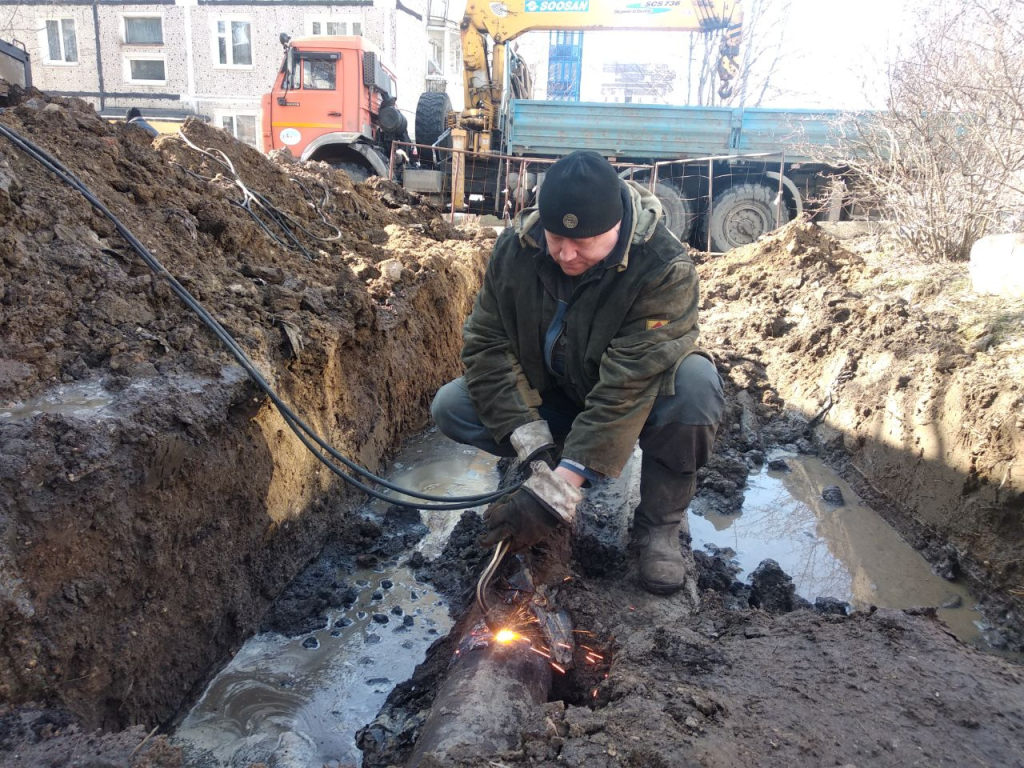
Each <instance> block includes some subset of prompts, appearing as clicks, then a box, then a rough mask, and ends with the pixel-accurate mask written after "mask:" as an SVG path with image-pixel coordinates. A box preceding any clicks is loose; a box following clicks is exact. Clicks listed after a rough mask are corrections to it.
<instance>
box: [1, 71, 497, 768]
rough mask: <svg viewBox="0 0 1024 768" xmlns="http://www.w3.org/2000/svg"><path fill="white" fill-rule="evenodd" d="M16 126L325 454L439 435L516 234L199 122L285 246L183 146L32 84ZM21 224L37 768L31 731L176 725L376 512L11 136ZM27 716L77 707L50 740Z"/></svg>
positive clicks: (14, 373)
mask: <svg viewBox="0 0 1024 768" xmlns="http://www.w3.org/2000/svg"><path fill="white" fill-rule="evenodd" d="M0 107H4V108H6V111H5V112H4V113H3V114H2V115H0V121H2V122H3V124H4V125H5V126H8V127H10V128H12V129H14V130H15V131H17V132H18V133H19V134H21V135H22V136H25V137H27V138H29V139H31V140H32V141H34V142H36V143H37V144H38V145H40V146H41V147H42V148H44V149H45V150H47V151H49V152H50V153H52V154H53V155H54V156H56V157H57V158H58V159H59V160H61V161H62V162H64V163H65V164H66V165H67V166H68V167H69V168H70V170H71V171H72V172H73V173H74V174H76V175H77V176H78V177H79V178H80V179H81V180H82V181H83V182H84V183H85V184H86V185H87V186H88V187H89V188H90V189H91V190H92V192H93V193H94V194H95V195H96V196H97V197H98V198H99V199H100V200H102V201H103V202H104V203H105V204H106V205H107V206H108V207H109V208H110V209H111V210H112V211H113V212H114V214H115V215H116V216H117V217H118V218H119V219H120V220H121V221H122V222H123V223H124V225H125V226H126V227H127V228H128V229H130V230H131V231H132V232H133V233H135V235H136V236H138V237H139V238H140V239H141V240H142V241H143V242H145V243H146V244H147V246H148V247H149V248H150V249H151V250H152V252H153V253H154V254H155V256H156V257H157V258H158V259H160V260H161V261H162V262H163V264H164V265H165V267H166V268H167V270H168V271H169V272H170V274H172V275H174V276H175V277H176V278H177V279H178V280H180V281H181V283H182V284H183V285H185V286H186V287H187V288H188V290H189V291H191V293H192V294H193V295H194V296H195V297H196V298H198V299H199V300H200V301H201V302H202V303H203V304H204V305H205V306H206V308H207V309H208V310H209V311H210V312H211V313H212V314H213V315H214V316H216V317H217V318H219V320H220V321H221V322H222V323H223V325H224V326H225V327H226V328H227V329H228V330H229V331H230V332H231V333H232V334H233V335H234V337H235V339H236V340H237V341H238V342H239V344H240V345H241V346H242V347H243V348H244V349H245V350H246V351H247V352H248V354H249V355H250V357H251V358H252V359H253V360H254V361H255V364H256V365H257V367H259V368H260V370H261V371H262V372H263V374H264V375H265V376H266V378H267V379H268V380H269V381H270V382H271V384H272V385H273V386H274V387H275V388H276V389H277V390H278V392H279V393H280V394H281V395H282V396H283V397H284V398H285V399H286V400H287V401H289V402H290V403H291V405H292V406H293V407H294V408H295V410H296V411H297V412H298V413H299V414H301V415H302V416H303V417H305V418H306V419H307V420H308V421H309V422H310V424H311V425H312V426H313V428H314V429H316V430H317V431H318V432H319V433H320V434H321V435H322V436H323V437H324V438H325V439H326V440H327V441H328V442H329V443H331V444H332V445H334V446H335V447H336V448H338V449H339V450H340V451H343V452H344V453H345V454H347V455H348V456H350V457H351V458H353V459H355V460H357V461H359V462H360V463H361V464H362V465H364V466H367V467H368V468H370V469H371V470H372V469H378V468H380V467H382V466H383V463H384V461H385V460H386V458H387V456H388V455H389V453H390V452H392V451H393V450H395V449H396V448H397V447H398V446H399V445H400V443H401V441H402V439H403V438H404V437H406V436H407V435H409V434H410V433H411V432H412V431H413V430H417V429H420V428H422V427H423V426H424V425H425V424H426V423H427V420H428V418H429V415H428V408H427V406H428V404H429V402H430V398H431V397H432V395H433V393H434V391H436V389H437V388H438V387H439V386H440V385H441V384H442V383H444V382H445V381H446V380H448V379H450V378H451V377H453V376H454V375H456V374H457V365H458V350H459V346H460V341H461V337H460V328H461V323H462V321H463V319H464V317H465V315H466V313H467V312H468V310H469V307H470V302H471V301H472V297H473V295H474V294H475V292H476V289H477V287H478V285H479V281H480V279H481V276H482V270H483V265H484V263H485V260H486V257H487V254H488V252H489V250H490V246H491V244H492V242H493V237H494V234H493V231H490V230H489V231H485V232H483V233H479V232H463V231H458V230H456V229H454V228H453V227H452V226H450V224H449V223H448V222H447V221H445V220H444V219H443V218H441V217H440V216H439V215H438V214H437V212H436V211H435V210H434V209H431V208H429V207H424V206H422V205H420V204H419V202H418V201H417V200H415V199H413V198H409V197H407V196H406V195H405V194H404V193H403V191H402V190H401V189H400V188H399V187H397V186H396V185H394V184H391V183H389V182H386V181H380V180H378V181H377V182H376V183H370V184H365V185H360V186H358V187H356V186H353V184H352V183H351V182H350V180H349V178H348V177H347V176H346V175H345V174H344V173H341V172H336V171H333V170H332V169H330V168H328V167H326V166H318V165H306V166H304V167H299V166H298V165H297V164H295V163H294V162H290V161H289V159H288V158H287V157H284V158H277V159H276V160H275V161H271V160H268V159H267V158H266V157H264V156H262V155H261V154H260V153H258V152H256V151H255V150H253V149H251V148H249V147H247V146H245V145H243V144H240V143H238V142H236V141H235V140H234V139H232V138H231V137H229V136H227V135H226V134H224V133H223V132H221V131H219V130H215V129H213V128H211V127H209V126H207V125H205V124H203V123H201V122H191V123H189V124H188V125H186V126H185V127H184V133H185V135H187V136H188V137H190V139H191V140H192V141H193V142H195V143H196V145H197V146H199V147H201V148H204V149H208V150H211V151H215V150H220V151H222V152H224V153H225V154H224V156H225V157H227V158H228V159H229V160H230V162H231V163H232V164H233V167H234V170H235V172H236V174H237V177H238V178H239V179H241V180H242V181H243V183H244V184H245V185H246V186H247V188H248V189H250V190H252V192H254V193H258V194H260V195H262V196H264V197H265V198H266V199H267V200H268V201H269V202H270V203H272V204H273V206H275V207H276V209H277V210H279V211H281V212H283V213H284V214H286V215H287V216H288V217H289V221H291V222H292V227H291V228H292V230H293V231H294V233H295V235H296V239H297V241H298V244H300V245H301V246H302V250H300V249H299V248H298V247H297V246H295V247H286V245H282V244H281V243H280V242H277V241H275V239H273V238H271V237H270V236H269V235H268V234H267V233H266V232H265V231H264V228H263V227H262V226H261V225H260V224H258V223H257V222H256V221H255V220H254V219H253V218H252V217H251V216H250V215H249V213H247V212H246V211H245V210H243V209H241V208H239V207H238V206H237V205H234V204H233V201H234V202H241V201H242V200H243V199H244V198H243V193H242V191H241V189H240V188H239V186H238V185H237V184H235V183H234V181H233V176H234V174H232V173H230V172H229V171H228V170H227V169H225V168H224V167H223V166H221V165H219V164H218V163H216V162H214V160H213V159H211V158H210V157H207V156H204V155H202V154H200V153H198V152H196V151H195V150H193V149H191V148H189V147H188V146H186V145H185V144H184V143H183V142H182V141H181V140H179V139H176V138H161V139H159V140H158V141H156V142H151V141H150V139H149V137H148V136H147V135H146V134H145V133H144V132H143V131H141V130H139V129H137V128H136V127H133V126H126V125H123V124H118V125H112V124H108V123H107V122H105V121H103V120H100V119H99V117H98V116H97V115H96V114H95V112H94V111H93V110H92V108H91V107H90V106H89V105H87V104H85V103H84V102H81V101H77V100H73V99H60V98H47V97H45V96H43V95H42V94H39V93H27V94H26V93H22V92H20V91H18V90H17V89H12V91H11V92H10V93H9V94H8V95H7V96H6V98H5V99H3V100H0ZM304 190H305V191H304ZM307 193H308V194H307ZM262 219H263V222H264V225H265V226H267V227H269V228H270V229H271V231H273V232H274V233H275V234H276V235H277V237H278V238H279V239H280V240H284V241H285V242H286V243H288V242H290V241H289V240H288V238H287V236H286V235H285V234H284V233H283V231H282V230H281V229H280V228H277V227H276V226H275V224H274V222H273V221H272V220H270V219H268V217H267V216H266V215H263V216H262ZM0 222H2V227H0V411H3V412H4V413H5V416H4V417H3V418H0V445H2V450H0V702H3V704H4V706H5V707H6V710H5V714H4V719H3V725H2V727H0V755H3V757H0V763H4V762H5V759H7V758H9V759H10V760H13V762H12V763H9V764H12V765H19V766H20V765H27V764H31V763H30V761H28V759H27V758H26V757H25V756H24V753H23V750H21V749H20V748H19V747H18V745H19V744H21V745H22V746H24V745H25V744H26V741H25V739H26V738H28V741H29V742H31V741H32V739H37V738H43V737H45V738H47V739H49V738H51V737H53V738H58V737H62V736H66V735H68V733H69V731H70V730H72V729H78V731H77V732H79V733H81V734H89V733H91V732H92V730H93V729H95V728H100V727H102V728H104V729H107V730H111V731H116V730H118V729H121V728H124V727H127V726H141V727H143V729H144V732H143V735H145V733H147V732H149V730H150V729H151V728H152V727H153V726H156V725H158V724H169V723H170V722H172V721H173V719H174V718H175V716H176V715H177V714H178V713H179V711H180V709H181V707H183V706H185V705H187V704H188V703H189V702H190V701H191V700H192V699H193V698H194V696H195V695H196V693H197V692H198V691H199V690H201V688H202V686H203V685H204V684H205V682H206V681H207V680H208V679H209V678H210V676H211V675H212V674H214V673H215V672H216V670H217V669H218V668H219V666H220V665H221V664H222V663H223V662H224V660H225V659H226V658H227V657H228V655H229V654H230V653H231V652H232V651H233V649H235V648H237V646H238V644H239V643H240V642H241V641H242V640H244V639H245V637H246V636H248V635H250V634H252V632H253V631H255V630H256V629H257V628H258V627H259V626H260V623H261V621H263V618H264V615H265V614H266V613H267V610H268V607H269V606H270V604H271V602H272V601H273V599H274V598H275V597H277V596H278V595H279V594H280V593H281V592H282V590H283V589H284V588H285V586H286V585H287V584H288V583H289V582H290V581H291V580H292V579H293V578H294V576H295V575H296V573H298V572H299V570H300V569H301V568H302V566H303V565H304V564H305V563H306V562H308V561H309V560H310V558H312V557H314V556H315V555H316V554H317V552H318V551H319V550H320V549H321V548H322V547H323V545H324V543H325V541H326V540H327V537H328V533H329V532H330V531H331V530H337V528H338V526H339V524H340V523H341V522H343V521H344V520H345V519H346V517H348V516H349V514H350V513H351V511H352V510H353V509H354V508H355V507H356V505H358V504H359V503H362V502H363V501H364V499H365V496H364V495H363V494H362V493H355V492H352V491H349V490H347V488H348V486H346V485H345V484H344V483H342V482H340V481H338V480H336V479H335V478H334V476H333V475H332V474H331V473H330V472H329V471H328V470H326V469H325V468H323V467H322V466H321V465H320V464H319V462H317V461H316V460H315V459H314V458H313V457H312V456H311V454H310V453H309V452H308V451H307V450H306V449H305V448H304V447H303V446H302V445H301V444H300V443H299V441H298V440H297V439H296V438H295V437H294V436H293V435H292V434H291V432H290V431H289V429H288V428H287V425H286V424H285V422H284V421H283V420H282V418H281V417H280V414H279V413H278V412H277V411H276V409H274V408H273V407H271V405H270V403H269V402H268V399H267V397H266V396H265V395H264V394H263V393H262V392H260V391H259V390H257V389H256V387H255V386H254V385H253V384H252V383H251V382H250V381H249V380H248V379H247V377H246V376H245V374H244V372H243V371H242V369H241V368H240V367H239V366H238V365H237V364H236V363H235V362H234V361H233V359H232V358H231V357H230V356H229V355H228V354H227V352H226V351H225V349H224V347H223V346H222V345H221V344H220V342H218V341H217V340H216V339H215V338H214V337H213V336H212V334H211V333H210V332H209V331H208V330H207V329H206V328H205V327H204V326H203V325H202V324H201V322H200V321H199V319H198V318H197V316H196V315H194V314H193V313H191V312H190V311H189V310H188V309H186V307H185V306H184V305H183V304H182V302H181V301H180V300H179V299H178V298H177V297H176V296H174V295H173V294H172V293H171V291H170V289H169V287H168V285H167V283H166V282H165V281H164V280H163V279H162V278H160V277H158V276H155V275H154V274H153V273H152V272H151V270H150V269H149V268H148V267H147V266H146V265H145V264H143V263H142V261H141V260H140V259H139V258H138V256H136V254H135V253H134V252H133V251H132V250H131V249H130V248H129V247H128V246H127V244H126V242H125V241H124V240H123V239H122V238H121V237H120V236H119V235H117V233H116V232H115V229H114V226H113V224H112V223H111V222H110V221H108V220H107V219H106V218H104V217H102V216H100V215H98V214H97V212H96V211H95V210H94V209H93V208H92V207H91V206H90V205H89V204H88V203H87V202H86V200H85V199H84V198H83V197H82V196H81V195H79V194H78V193H77V192H75V191H73V190H72V189H71V188H70V187H68V186H66V185H65V184H63V183H61V182H60V181H58V180H57V179H56V178H55V177H54V176H53V175H51V174H50V173H48V172H47V171H46V170H44V169H43V167H42V166H40V165H39V164H38V163H36V162H35V161H34V160H32V159H30V158H29V157H28V156H26V155H25V154H23V153H22V152H20V151H18V150H17V149H16V148H15V147H14V146H13V145H12V144H11V143H10V142H9V141H7V140H6V139H0ZM336 234H337V235H340V236H339V237H337V238H336V239H333V240H330V241H325V240H323V239H322V238H328V237H332V236H334V235H336ZM478 236H479V237H478ZM318 238H321V239H318ZM83 392H87V393H88V394H87V395H83V394H82V393H83ZM40 398H42V399H40ZM83 401H85V402H86V406H82V402H83ZM76 403H77V404H76ZM101 406H102V407H101ZM82 407H85V410H84V411H82V410H81V409H82ZM34 411H41V412H39V413H36V414H35V415H32V413H33V412H34ZM30 702H35V705H36V707H37V708H45V710H46V712H56V714H46V715H43V716H42V717H43V721H42V724H41V725H40V724H39V723H38V722H37V721H38V718H36V717H35V716H34V715H31V714H29V715H25V716H24V717H23V716H22V714H21V713H20V710H18V707H20V706H23V705H27V704H28V703H30ZM33 711H35V710H33ZM26 718H27V720H26ZM50 721H52V722H50ZM26 722H27V723H28V724H27V725H26V724H25V723H26ZM48 723H49V724H48ZM53 723H56V725H54V724H53ZM26 734H27V736H26ZM29 737H31V738H29ZM19 739H20V741H19ZM129 740H131V739H129ZM72 741H74V739H72ZM124 741H125V740H124V739H122V740H121V741H119V742H118V743H117V745H114V746H116V747H117V748H120V747H119V746H118V745H120V744H121V743H123V742H124ZM139 741H141V739H134V740H132V746H133V747H134V746H135V745H137V744H138V743H139ZM96 743H97V744H99V743H100V742H99V741H97V742H96ZM104 743H106V742H104ZM150 743H151V744H153V743H155V742H152V741H151V742H150ZM79 746H81V744H79ZM77 748H78V747H75V746H74V744H72V746H71V747H69V749H72V750H74V749H77ZM57 751H59V750H57ZM87 751H88V750H87ZM129 751H131V750H129ZM146 751H148V746H147V750H144V752H146ZM44 753H45V750H44ZM47 754H48V756H47ZM47 754H44V757H45V760H43V758H40V759H41V760H43V764H47V765H48V764H51V763H50V762H47V761H48V760H53V759H56V758H55V757H54V753H53V752H51V753H47ZM112 754H113V753H112ZM117 754H120V753H117ZM19 755H20V756H19ZM122 757H123V755H122ZM142 757H143V754H142V752H140V753H139V755H136V758H133V759H142ZM111 759H112V760H113V761H114V763H115V764H122V763H121V762H119V758H116V757H114V758H111Z"/></svg>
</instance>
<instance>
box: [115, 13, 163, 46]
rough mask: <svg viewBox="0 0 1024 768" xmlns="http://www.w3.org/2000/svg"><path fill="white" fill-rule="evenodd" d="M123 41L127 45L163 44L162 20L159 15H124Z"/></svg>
mask: <svg viewBox="0 0 1024 768" xmlns="http://www.w3.org/2000/svg"><path fill="white" fill-rule="evenodd" d="M124 42H125V43H126V44H127V45H163V43H164V20H163V19H162V18H161V17H160V16H125V17H124Z"/></svg>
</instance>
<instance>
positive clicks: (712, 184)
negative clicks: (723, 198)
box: [705, 157, 715, 256]
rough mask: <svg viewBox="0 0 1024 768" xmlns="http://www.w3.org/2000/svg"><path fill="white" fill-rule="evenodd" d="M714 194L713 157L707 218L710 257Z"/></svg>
mask: <svg viewBox="0 0 1024 768" xmlns="http://www.w3.org/2000/svg"><path fill="white" fill-rule="evenodd" d="M714 192H715V159H714V158H713V157H709V158H708V212H707V213H706V214H705V216H707V222H708V223H707V230H708V256H710V255H711V214H712V213H714V207H715V204H714V196H715V195H714Z"/></svg>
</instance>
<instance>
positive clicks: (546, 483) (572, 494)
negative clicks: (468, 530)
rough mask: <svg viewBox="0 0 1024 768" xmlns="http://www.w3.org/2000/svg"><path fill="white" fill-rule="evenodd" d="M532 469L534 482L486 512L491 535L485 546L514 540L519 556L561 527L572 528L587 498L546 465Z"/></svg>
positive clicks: (539, 463)
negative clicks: (578, 508)
mask: <svg viewBox="0 0 1024 768" xmlns="http://www.w3.org/2000/svg"><path fill="white" fill-rule="evenodd" d="M530 469H531V470H532V474H531V475H530V478H529V479H528V480H527V481H526V482H525V483H523V486H522V487H521V488H520V489H519V490H518V491H516V492H515V493H512V494H510V495H508V496H506V497H505V498H503V499H501V500H500V501H497V502H495V503H494V504H492V505H491V506H490V507H489V508H488V509H487V511H486V512H484V522H486V523H487V527H488V531H487V533H485V534H484V535H483V536H482V537H481V539H480V544H481V546H484V547H492V546H494V545H495V544H497V543H498V542H500V541H501V540H502V539H510V540H511V541H510V544H511V551H513V552H517V551H519V550H521V549H526V548H527V547H531V546H533V545H534V544H536V543H537V542H539V541H541V540H543V539H545V538H546V537H547V536H548V535H549V534H550V533H551V532H552V531H553V530H554V529H555V528H557V527H558V524H559V523H564V524H566V525H571V524H572V521H573V519H574V518H575V516H576V505H577V504H578V503H579V501H580V499H581V498H583V494H581V493H580V490H579V488H577V487H576V486H575V485H574V484H573V483H572V482H570V481H569V480H567V479H565V478H564V477H562V474H561V470H559V471H557V472H556V471H552V470H551V468H550V467H549V466H548V465H547V464H545V463H544V462H543V461H535V462H533V464H531V465H530Z"/></svg>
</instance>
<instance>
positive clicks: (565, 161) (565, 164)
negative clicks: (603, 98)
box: [537, 149, 622, 238]
mask: <svg viewBox="0 0 1024 768" xmlns="http://www.w3.org/2000/svg"><path fill="white" fill-rule="evenodd" d="M621 188H622V182H621V180H620V179H619V177H618V175H616V173H615V169H614V168H612V166H611V163H609V162H608V161H607V160H605V159H604V158H603V157H601V155H599V154H597V152H591V151H590V150H584V149H579V150H576V151H575V152H573V153H572V154H570V155H566V156H565V157H563V158H562V159H561V160H559V161H558V162H556V163H554V164H553V165H552V166H551V167H550V168H549V169H548V171H547V173H546V174H545V175H544V183H543V184H542V185H541V187H540V197H539V200H538V201H537V205H538V207H539V209H540V221H541V224H542V225H543V226H544V229H546V230H547V231H548V232H550V233H552V234H554V235H561V236H562V237H571V238H583V237H593V236H594V235H600V234H602V233H604V232H607V231H608V230H609V229H611V228H612V227H614V226H615V225H616V224H618V223H619V222H620V221H621V220H622V193H621Z"/></svg>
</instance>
